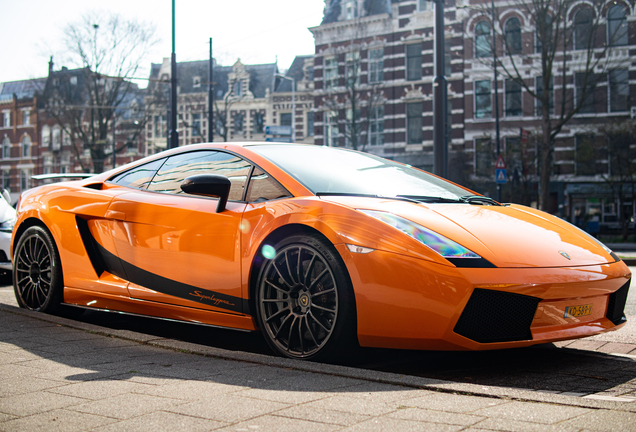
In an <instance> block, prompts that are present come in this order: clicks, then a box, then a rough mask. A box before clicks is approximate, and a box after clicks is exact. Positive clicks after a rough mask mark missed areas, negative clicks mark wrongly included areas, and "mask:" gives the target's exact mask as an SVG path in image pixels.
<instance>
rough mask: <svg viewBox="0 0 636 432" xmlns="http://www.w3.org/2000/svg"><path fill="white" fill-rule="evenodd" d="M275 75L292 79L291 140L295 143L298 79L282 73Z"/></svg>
mask: <svg viewBox="0 0 636 432" xmlns="http://www.w3.org/2000/svg"><path fill="white" fill-rule="evenodd" d="M275 76H277V77H279V78H282V79H285V80H289V81H291V88H292V118H291V123H292V124H291V128H292V134H291V142H293V143H295V142H296V93H295V87H296V80H294V78H292V77H288V76H285V75H281V74H275Z"/></svg>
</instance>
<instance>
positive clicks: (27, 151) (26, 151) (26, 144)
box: [20, 135, 31, 158]
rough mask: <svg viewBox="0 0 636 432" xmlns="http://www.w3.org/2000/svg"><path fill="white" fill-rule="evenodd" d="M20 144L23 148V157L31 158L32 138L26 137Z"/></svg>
mask: <svg viewBox="0 0 636 432" xmlns="http://www.w3.org/2000/svg"><path fill="white" fill-rule="evenodd" d="M20 144H21V146H22V157H23V158H28V157H31V138H30V137H29V136H28V135H25V136H24V138H22V142H21V143H20Z"/></svg>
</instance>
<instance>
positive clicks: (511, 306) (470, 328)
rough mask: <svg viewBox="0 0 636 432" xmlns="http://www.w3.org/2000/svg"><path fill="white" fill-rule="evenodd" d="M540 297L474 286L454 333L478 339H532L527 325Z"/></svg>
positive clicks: (481, 341) (507, 340) (492, 340)
mask: <svg viewBox="0 0 636 432" xmlns="http://www.w3.org/2000/svg"><path fill="white" fill-rule="evenodd" d="M540 301H541V299H540V298H537V297H530V296H526V295H521V294H515V293H508V292H502V291H492V290H487V289H482V288H476V289H475V290H474V291H473V294H472V295H471V296H470V299H469V300H468V303H467V304H466V307H465V308H464V311H463V312H462V314H461V316H460V317H459V320H458V321H457V324H456V325H455V329H454V331H455V333H457V334H460V335H462V336H464V337H467V338H468V339H472V340H474V341H476V342H480V343H493V342H512V341H520V340H531V339H532V333H531V332H530V325H531V324H532V320H533V319H534V314H535V312H536V311H537V305H538V304H539V302H540Z"/></svg>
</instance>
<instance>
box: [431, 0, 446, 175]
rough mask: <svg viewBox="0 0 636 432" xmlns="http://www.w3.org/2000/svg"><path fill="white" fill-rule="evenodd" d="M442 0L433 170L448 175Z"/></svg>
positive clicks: (438, 2)
mask: <svg viewBox="0 0 636 432" xmlns="http://www.w3.org/2000/svg"><path fill="white" fill-rule="evenodd" d="M444 64H445V61H444V0H435V78H434V79H433V103H434V108H433V109H434V112H433V121H434V129H433V151H434V165H433V172H434V173H435V174H436V175H438V176H440V177H444V178H446V177H448V144H447V137H446V120H447V116H448V112H447V97H448V89H447V87H448V82H447V81H446V76H445V73H444Z"/></svg>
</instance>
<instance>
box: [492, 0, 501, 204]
mask: <svg viewBox="0 0 636 432" xmlns="http://www.w3.org/2000/svg"><path fill="white" fill-rule="evenodd" d="M490 6H491V11H492V64H493V69H494V70H495V77H494V78H495V145H496V146H497V159H499V156H500V155H501V141H500V139H499V90H498V87H499V85H498V83H497V42H496V38H495V0H490ZM495 181H496V179H495ZM497 201H499V202H501V185H500V184H499V183H497Z"/></svg>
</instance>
